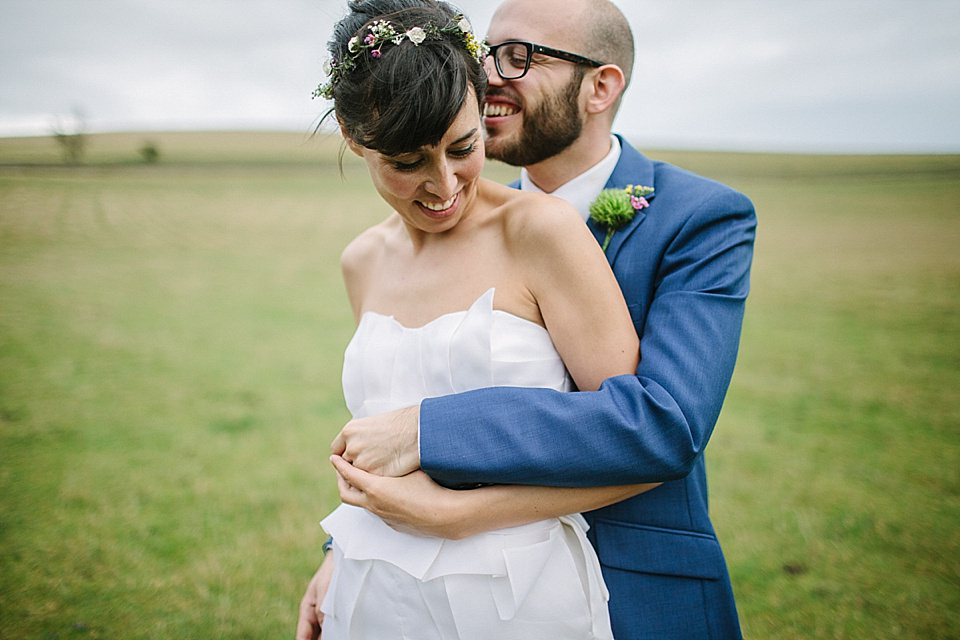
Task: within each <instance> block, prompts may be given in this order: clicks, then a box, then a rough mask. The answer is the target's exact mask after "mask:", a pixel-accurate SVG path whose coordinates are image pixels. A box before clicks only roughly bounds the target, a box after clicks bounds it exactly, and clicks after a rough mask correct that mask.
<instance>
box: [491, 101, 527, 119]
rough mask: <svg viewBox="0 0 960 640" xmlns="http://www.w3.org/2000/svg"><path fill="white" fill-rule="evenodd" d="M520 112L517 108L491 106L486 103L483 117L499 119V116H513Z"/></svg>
mask: <svg viewBox="0 0 960 640" xmlns="http://www.w3.org/2000/svg"><path fill="white" fill-rule="evenodd" d="M518 111H519V110H518V109H517V108H516V107H512V106H509V105H505V104H491V103H489V102H488V103H486V104H484V105H483V115H485V116H491V117H498V116H512V115H513V114H515V113H517V112H518Z"/></svg>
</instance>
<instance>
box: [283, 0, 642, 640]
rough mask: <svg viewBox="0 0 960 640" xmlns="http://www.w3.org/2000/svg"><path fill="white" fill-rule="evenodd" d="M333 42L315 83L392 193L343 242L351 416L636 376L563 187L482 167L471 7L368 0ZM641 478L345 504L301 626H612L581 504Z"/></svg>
mask: <svg viewBox="0 0 960 640" xmlns="http://www.w3.org/2000/svg"><path fill="white" fill-rule="evenodd" d="M329 48H330V53H331V55H332V59H331V63H330V65H329V67H328V72H329V80H328V82H327V83H326V84H324V85H321V86H320V87H319V88H318V90H317V94H318V95H321V96H323V97H325V98H328V99H330V100H333V102H334V105H335V106H334V113H335V114H336V118H337V121H338V123H339V125H340V128H341V132H342V134H343V137H344V139H345V140H346V144H347V146H348V147H349V149H350V150H351V151H352V152H353V153H355V154H357V155H358V156H360V157H361V158H363V159H364V160H365V161H366V164H367V166H368V168H369V171H370V176H371V178H372V180H373V184H374V185H375V187H376V189H377V191H378V193H379V194H380V195H381V197H383V199H384V200H385V201H386V202H387V203H388V204H389V205H390V206H391V207H392V209H393V213H391V214H390V216H389V217H388V218H387V219H386V220H384V221H383V222H382V223H380V224H378V225H376V226H374V227H372V228H371V229H368V230H367V231H365V232H364V233H362V234H361V235H360V236H359V237H357V238H356V239H355V240H354V241H353V242H351V243H350V245H349V246H348V247H347V248H346V249H345V250H344V252H343V255H342V258H341V263H342V268H343V274H344V280H345V283H346V288H347V293H348V296H349V299H350V304H351V306H352V308H353V313H354V316H355V318H356V320H357V323H358V327H357V331H356V333H355V335H354V337H353V339H352V340H351V342H350V344H349V346H348V347H347V350H346V353H345V357H344V369H343V390H344V397H345V400H346V403H347V406H348V408H349V409H350V411H351V413H352V414H353V415H354V417H362V416H366V415H372V414H376V413H380V412H385V411H390V410H393V409H396V408H398V407H405V406H408V405H412V404H417V403H418V402H419V401H420V400H421V399H422V398H425V397H428V396H437V395H443V394H449V393H454V392H459V391H466V390H470V389H475V388H479V387H486V386H540V387H550V388H554V389H558V390H568V391H569V390H573V389H574V387H575V388H578V389H583V390H594V389H597V388H598V387H599V386H600V383H601V382H602V381H603V380H604V379H606V378H607V377H610V376H613V375H619V374H626V373H633V372H634V371H635V370H636V366H637V361H638V358H639V349H638V342H637V336H636V332H635V331H634V328H633V325H632V323H631V320H630V317H629V315H628V313H627V309H626V305H625V303H624V301H623V298H622V296H621V293H620V289H619V287H618V286H617V282H616V281H615V279H614V277H613V274H612V273H611V271H610V269H609V267H608V265H607V262H606V259H605V257H604V255H603V253H602V252H601V250H600V248H599V246H598V245H597V243H596V241H595V240H594V239H593V237H592V235H591V234H590V232H589V231H588V229H587V227H586V226H585V225H584V224H583V221H582V219H581V218H580V217H579V216H578V214H577V213H576V212H575V211H574V210H573V208H572V207H571V206H570V205H568V204H566V203H565V202H563V201H561V200H559V199H555V198H552V197H549V196H543V195H536V194H529V193H521V192H520V191H517V190H514V189H511V188H509V187H506V186H502V185H498V184H496V183H493V182H490V181H488V180H485V179H483V178H481V177H480V172H481V169H482V168H483V163H484V140H483V130H482V126H481V115H480V106H479V105H480V104H481V99H482V96H483V93H484V91H485V88H486V74H485V71H484V62H485V58H486V50H485V48H484V47H483V45H482V44H480V43H479V42H478V41H477V40H476V39H475V37H474V35H473V33H472V31H471V29H470V25H469V23H468V22H467V21H466V19H465V18H464V17H463V15H462V14H460V13H458V12H457V11H456V10H454V9H453V8H452V7H451V6H450V5H448V4H446V3H444V2H434V1H432V0H354V1H352V2H350V12H349V14H348V15H347V16H346V17H344V18H343V19H342V20H341V21H340V22H339V23H338V24H337V25H336V28H335V31H334V35H333V37H332V39H331V42H330V45H329ZM517 429H518V430H522V429H523V425H522V424H518V425H517ZM336 462H337V464H340V465H343V464H346V462H348V461H346V462H345V461H342V460H337V461H336ZM340 468H341V469H343V467H340ZM417 473H421V472H417ZM339 483H340V489H341V495H342V497H343V498H344V501H345V502H348V503H349V502H354V503H356V502H358V500H357V496H356V495H355V494H356V493H357V490H356V489H354V488H353V487H351V486H350V485H349V483H348V482H347V481H346V480H345V479H344V478H343V477H342V475H341V477H340V478H339ZM645 488H649V486H641V485H637V486H633V487H597V488H587V489H583V488H579V489H570V488H548V487H528V486H522V487H521V486H509V487H507V486H500V487H486V488H480V489H475V491H478V492H482V491H488V490H494V491H496V492H497V494H496V495H497V499H498V500H510V501H512V500H516V501H517V504H518V505H521V504H522V505H536V508H535V509H531V510H529V512H527V513H523V514H518V515H517V516H516V517H515V518H514V519H513V520H512V521H510V522H501V523H500V528H498V529H496V530H494V531H490V532H487V533H476V532H467V531H458V532H457V534H456V535H451V536H446V537H444V536H442V535H424V534H422V533H416V532H404V531H399V530H396V529H394V528H392V527H391V526H389V525H388V523H387V522H385V521H384V520H382V519H381V518H380V517H378V516H377V515H374V514H373V513H371V512H370V511H367V510H366V509H363V508H360V507H357V506H351V505H350V504H343V505H341V506H340V507H338V508H337V509H336V510H335V511H334V512H333V513H332V514H330V515H329V516H328V517H327V518H326V519H324V521H323V523H322V524H323V527H324V529H325V530H326V531H327V532H328V533H329V534H330V535H331V536H332V551H331V552H329V553H327V555H326V558H325V559H324V561H323V564H322V565H321V567H320V569H318V571H317V574H316V575H315V576H314V579H313V581H312V582H311V584H310V587H309V588H308V590H307V593H306V595H305V596H304V599H303V602H302V603H301V615H300V624H299V626H298V631H297V637H298V638H311V637H312V638H316V637H317V635H318V634H319V633H320V632H321V628H322V634H323V638H325V639H327V640H335V639H340V638H344V639H345V638H350V639H361V638H369V639H374V640H384V639H389V638H409V639H411V640H430V639H446V638H463V639H466V638H477V639H481V638H482V639H489V638H498V639H510V638H517V639H520V638H523V639H528V638H552V639H563V638H570V639H578V640H579V639H584V638H612V634H611V631H610V622H609V616H608V613H607V608H606V598H607V594H606V589H605V587H604V585H603V580H602V577H601V574H600V567H599V563H598V561H597V557H596V554H595V553H594V551H593V549H592V547H591V546H590V544H589V542H588V541H587V538H586V535H585V533H586V524H585V522H584V521H583V519H582V518H581V517H580V516H579V515H578V514H574V515H570V514H571V513H573V512H574V511H577V510H579V509H578V508H577V507H573V506H571V505H575V504H586V503H589V504H591V505H593V506H599V505H602V504H608V503H612V502H616V501H619V500H621V499H623V498H624V497H626V496H629V495H633V494H635V493H639V492H640V491H642V490H644V489H645ZM468 534H470V535H468Z"/></svg>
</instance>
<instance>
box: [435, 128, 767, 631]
mask: <svg viewBox="0 0 960 640" xmlns="http://www.w3.org/2000/svg"><path fill="white" fill-rule="evenodd" d="M621 144H622V145H623V152H622V154H621V157H620V161H619V163H618V164H617V167H616V169H615V170H614V172H613V175H612V176H611V178H610V181H609V183H608V184H607V187H623V186H626V185H627V184H634V185H645V186H652V187H653V188H654V194H653V197H652V198H650V197H648V200H649V201H650V206H649V208H647V209H644V210H642V211H640V212H639V214H638V215H637V216H636V217H635V218H634V219H633V220H632V221H631V223H630V224H629V225H628V226H627V227H625V228H624V229H622V230H620V231H618V232H617V233H616V234H615V235H614V237H613V240H612V241H611V243H610V246H609V248H608V250H607V257H608V259H609V261H610V263H611V265H612V267H613V271H614V274H615V275H616V277H617V280H618V281H619V283H620V287H621V288H622V289H623V294H624V297H625V298H626V301H627V305H628V308H629V310H630V314H631V316H632V318H633V322H634V325H635V327H636V330H637V333H638V334H639V335H640V352H641V361H640V365H639V367H638V369H637V373H636V375H635V376H633V375H625V376H617V377H614V378H610V379H609V380H607V381H606V382H604V384H603V385H602V386H601V388H600V389H599V390H598V391H595V392H582V393H558V392H555V391H551V390H545V389H517V388H492V389H481V390H478V391H473V392H469V393H463V394H457V395H454V396H447V397H443V398H433V399H428V400H424V401H423V402H422V404H421V409H420V457H421V465H422V467H423V469H424V470H425V471H426V472H427V473H428V474H430V476H432V477H433V478H434V479H436V480H437V481H438V482H441V483H443V484H445V485H448V486H456V485H463V484H471V483H485V482H490V483H515V484H540V485H556V486H602V485H619V484H633V483H642V482H664V484H663V485H661V486H660V487H658V488H656V489H653V490H652V491H649V492H647V493H644V494H641V495H638V496H636V497H634V498H631V499H628V500H625V501H623V502H620V503H618V504H614V505H611V506H609V507H605V508H603V509H598V510H596V511H592V512H590V513H586V514H584V515H585V517H586V519H587V521H588V522H589V523H590V525H591V529H590V532H589V536H590V539H591V541H592V542H593V544H594V546H595V547H596V549H597V554H598V555H599V557H600V562H601V565H602V567H603V574H604V578H605V579H606V582H607V586H608V587H609V589H610V594H611V596H610V612H611V618H612V621H613V629H614V635H615V637H616V638H617V639H618V640H628V639H640V638H650V639H654V638H656V639H657V640H668V639H671V638H676V639H678V640H681V639H682V640H692V639H696V638H712V639H727V638H740V637H741V634H740V627H739V622H738V619H737V612H736V607H735V605H734V600H733V591H732V589H731V586H730V579H729V576H728V574H727V568H726V564H725V562H724V559H723V554H722V552H721V550H720V545H719V543H718V542H717V538H716V535H715V533H714V530H713V526H712V525H711V523H710V518H709V516H708V513H707V482H706V472H705V468H704V461H703V450H704V447H705V446H706V444H707V441H708V440H709V438H710V434H711V433H712V431H713V428H714V425H715V424H716V421H717V417H718V415H719V414H720V408H721V405H722V404H723V398H724V396H725V395H726V391H727V387H728V385H729V382H730V377H731V375H732V374H733V367H734V362H735V360H736V356H737V349H738V346H739V341H740V327H741V324H742V320H743V312H744V305H745V301H746V298H747V291H748V288H749V273H750V264H751V260H752V256H753V240H754V233H755V229H756V217H755V214H754V210H753V205H752V204H751V203H750V201H749V200H748V199H747V198H746V197H745V196H743V195H742V194H740V193H737V192H736V191H733V190H732V189H730V188H728V187H725V186H723V185H721V184H719V183H716V182H713V181H710V180H707V179H705V178H702V177H700V176H697V175H694V174H692V173H690V172H687V171H684V170H682V169H679V168H677V167H674V166H671V165H668V164H665V163H660V162H651V161H650V160H648V159H647V158H645V157H644V156H643V155H641V154H640V153H638V152H637V151H636V150H635V149H633V148H632V147H631V146H630V145H628V144H627V143H626V142H624V141H623V140H621ZM590 224H591V225H592V221H591V223H590ZM591 228H592V229H593V231H594V234H595V235H596V236H597V239H598V241H599V240H602V239H603V237H604V235H605V234H604V232H603V231H602V230H600V229H597V228H595V227H593V226H591ZM597 330H598V331H602V327H597Z"/></svg>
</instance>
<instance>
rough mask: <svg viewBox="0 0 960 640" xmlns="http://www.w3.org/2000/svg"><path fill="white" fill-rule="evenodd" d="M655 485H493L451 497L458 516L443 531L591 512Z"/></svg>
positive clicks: (461, 534) (464, 532)
mask: <svg viewBox="0 0 960 640" xmlns="http://www.w3.org/2000/svg"><path fill="white" fill-rule="evenodd" d="M657 486H659V485H658V484H635V485H621V486H614V487H540V486H527V485H493V486H489V487H481V488H479V489H473V490H470V491H458V492H456V493H457V494H458V495H456V496H451V502H452V506H453V508H455V509H456V511H457V517H456V518H455V519H453V522H452V523H451V524H450V525H449V528H450V530H449V531H446V532H444V533H446V534H447V535H443V537H447V538H465V537H467V536H471V535H476V534H478V533H483V532H486V531H493V530H494V529H504V528H506V527H515V526H519V525H523V524H529V523H531V522H536V521H538V520H546V519H547V518H556V517H559V516H565V515H569V514H571V513H579V512H581V511H591V510H593V509H599V508H600V507H605V506H607V505H610V504H613V503H615V502H620V501H621V500H626V499H627V498H631V497H633V496H635V495H637V494H640V493H643V492H645V491H649V490H650V489H653V488H654V487H657Z"/></svg>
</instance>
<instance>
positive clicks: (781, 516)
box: [0, 134, 960, 639]
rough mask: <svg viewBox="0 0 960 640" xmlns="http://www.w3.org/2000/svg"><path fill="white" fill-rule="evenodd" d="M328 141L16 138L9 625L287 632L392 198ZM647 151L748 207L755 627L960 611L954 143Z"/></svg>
mask: <svg viewBox="0 0 960 640" xmlns="http://www.w3.org/2000/svg"><path fill="white" fill-rule="evenodd" d="M145 141H151V142H153V143H155V144H156V145H157V147H158V148H159V150H160V154H161V155H160V160H161V161H160V163H159V164H157V165H145V164H142V163H140V162H139V156H138V154H137V148H138V147H139V146H140V145H142V144H143V143H144V142H145ZM337 149H338V145H337V144H336V143H334V142H331V141H329V140H323V139H320V140H310V139H308V138H307V137H306V136H301V135H294V134H289V135H284V134H244V135H232V136H228V135H215V134H151V135H146V134H144V135H132V134H127V135H120V134H115V135H111V136H94V137H92V138H91V142H90V147H89V154H88V160H89V163H88V165H86V166H82V167H60V166H58V165H57V163H58V162H59V156H58V151H57V149H56V146H55V144H54V143H53V142H52V141H51V140H49V139H29V140H24V139H0V637H2V638H84V637H87V638H97V637H99V638H112V637H124V638H166V637H183V638H187V637H190V638H193V637H202V638H284V637H290V636H292V633H293V627H294V621H295V615H296V606H297V602H298V601H299V597H300V595H301V593H302V590H303V588H304V586H305V585H306V582H307V580H308V579H309V577H310V575H312V572H313V569H314V568H315V565H316V563H317V561H318V559H319V555H320V552H319V545H320V543H321V542H322V539H323V534H322V531H321V530H320V527H319V526H318V522H319V520H320V518H321V517H323V515H325V514H326V513H327V512H328V511H329V510H330V509H332V508H333V506H334V505H335V504H336V502H337V499H336V491H335V485H334V482H333V473H332V471H331V470H330V469H329V465H328V463H327V461H326V451H327V446H328V443H329V441H330V439H331V438H332V437H333V435H334V434H335V433H336V432H337V430H338V429H339V428H340V426H341V425H342V423H343V422H344V421H345V419H346V416H347V414H346V410H345V408H344V407H343V403H342V399H341V396H340V388H339V384H340V365H341V354H342V350H343V348H344V346H345V344H346V342H347V340H348V339H349V336H350V334H351V332H352V319H351V317H350V312H349V308H348V305H347V303H346V299H345V295H344V292H343V288H342V285H341V283H340V276H339V270H338V267H337V258H338V256H339V252H340V250H341V249H342V247H343V246H344V245H345V244H346V242H348V241H349V239H350V238H352V237H353V236H354V235H355V234H356V233H357V232H359V231H360V230H361V229H363V228H365V227H366V226H368V225H369V224H371V223H373V222H375V221H376V220H378V219H380V218H381V217H382V216H383V215H384V214H385V212H386V208H385V205H384V204H383V203H382V202H381V201H380V200H379V198H378V197H377V196H376V194H375V193H372V191H371V189H370V184H369V179H368V178H367V177H366V176H365V169H364V168H363V167H362V166H361V165H359V164H358V163H357V162H356V161H354V160H353V158H352V157H346V158H345V161H344V168H343V171H344V174H345V179H342V178H341V177H340V169H339V168H338V166H337V162H336V155H337ZM650 155H652V156H654V157H659V158H663V159H666V160H670V161H673V162H676V163H678V164H681V165H682V166H686V167H689V168H691V169H694V170H696V171H699V172H701V173H704V174H706V175H709V176H713V177H716V178H718V179H721V180H723V181H726V182H728V183H731V184H733V185H734V186H736V187H737V188H739V189H741V190H743V191H745V192H746V193H748V194H749V195H750V196H751V197H752V198H753V199H754V201H755V203H756V205H757V208H758V212H759V219H760V226H759V235H758V243H757V251H756V261H755V266H754V272H753V292H752V295H751V299H750V301H749V304H748V315H747V320H746V323H745V327H744V334H743V340H742V347H741V355H740V360H739V363H738V367H737V372H736V374H735V376H734V380H733V384H732V385H731V389H730V394H729V396H728V401H727V404H726V406H725V409H724V413H723V415H722V416H721V421H720V424H719V425H718V427H717V432H716V434H715V436H714V438H713V441H712V443H711V446H710V449H709V452H708V454H707V455H708V468H709V472H710V475H711V510H712V513H713V515H714V519H715V522H716V525H717V529H718V532H719V535H720V537H721V542H722V543H723V544H724V548H725V550H726V553H727V558H728V561H729V564H730V569H731V574H732V577H733V582H734V589H735V591H736V594H737V598H738V603H739V607H740V612H741V618H742V623H743V627H744V632H745V634H746V635H747V637H749V638H758V639H760V638H771V639H772V638H777V639H780V638H797V639H799V638H952V637H957V636H958V634H960V613H958V612H960V560H958V558H960V400H958V393H957V389H960V340H958V336H960V313H958V312H960V302H958V301H960V251H958V250H957V247H958V246H960V158H958V157H956V156H911V157H883V156H880V157H873V156H860V157H815V156H762V155H752V154H696V153H680V152H670V153H667V152H663V153H651V154H650ZM489 175H491V177H494V178H496V179H500V180H505V179H507V178H508V177H510V176H512V175H515V172H514V171H513V170H510V169H506V168H503V167H500V166H495V165H491V166H490V167H489Z"/></svg>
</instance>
